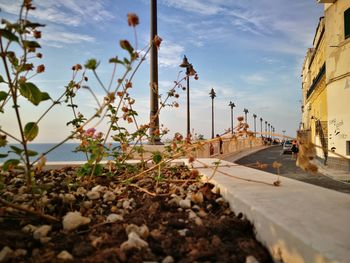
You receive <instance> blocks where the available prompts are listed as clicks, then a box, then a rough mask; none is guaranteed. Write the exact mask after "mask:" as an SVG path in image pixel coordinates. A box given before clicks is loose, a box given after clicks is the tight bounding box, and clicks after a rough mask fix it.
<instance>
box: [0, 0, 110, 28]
mask: <svg viewBox="0 0 350 263" xmlns="http://www.w3.org/2000/svg"><path fill="white" fill-rule="evenodd" d="M20 2H21V1H8V0H0V8H1V9H2V10H3V11H5V12H6V13H9V14H13V15H17V14H18V13H19V9H20V6H21V4H20ZM34 5H35V6H36V7H37V9H36V10H33V11H31V12H30V17H34V18H36V19H40V20H41V21H43V22H46V23H55V24H60V25H67V26H79V25H82V24H91V23H93V22H100V21H103V20H109V19H111V18H113V15H112V14H111V13H110V12H109V11H108V7H107V6H106V1H103V0H84V1H73V0H60V1H56V0H45V1H35V2H34Z"/></svg>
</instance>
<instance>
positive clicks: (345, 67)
mask: <svg viewBox="0 0 350 263" xmlns="http://www.w3.org/2000/svg"><path fill="white" fill-rule="evenodd" d="M317 2H318V3H320V4H324V17H321V18H320V21H319V24H318V27H317V29H316V33H315V37H314V41H313V47H312V48H310V49H308V51H307V54H306V57H305V60H304V64H303V68H302V94H303V105H302V126H301V129H303V130H307V131H309V132H310V136H311V139H312V142H313V143H315V144H316V145H318V146H320V148H317V157H318V158H320V159H322V160H323V161H324V162H325V163H327V164H328V165H329V166H331V167H333V168H337V169H342V170H350V1H348V0H318V1H317Z"/></svg>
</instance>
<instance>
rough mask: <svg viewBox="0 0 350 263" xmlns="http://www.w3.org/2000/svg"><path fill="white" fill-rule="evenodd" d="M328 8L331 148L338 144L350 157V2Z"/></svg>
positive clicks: (328, 96)
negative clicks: (347, 17)
mask: <svg viewBox="0 0 350 263" xmlns="http://www.w3.org/2000/svg"><path fill="white" fill-rule="evenodd" d="M325 8H326V9H325V26H326V33H325V41H326V42H327V45H326V64H327V70H326V85H327V99H328V131H329V149H331V148H332V147H334V148H335V151H336V152H337V153H339V154H341V155H344V156H346V157H347V158H349V159H350V155H347V152H346V141H350V38H347V39H345V37H344V11H345V10H347V9H348V8H350V1H344V0H340V1H336V2H335V3H334V4H328V5H327V6H325ZM330 156H331V157H332V156H333V157H336V156H335V155H332V154H330Z"/></svg>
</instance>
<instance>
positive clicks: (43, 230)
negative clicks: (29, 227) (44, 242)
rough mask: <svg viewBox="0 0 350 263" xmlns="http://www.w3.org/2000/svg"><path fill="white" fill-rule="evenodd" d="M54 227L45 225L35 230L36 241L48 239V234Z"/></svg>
mask: <svg viewBox="0 0 350 263" xmlns="http://www.w3.org/2000/svg"><path fill="white" fill-rule="evenodd" d="M51 229H52V226H49V225H43V226H40V227H38V228H37V229H35V230H34V233H33V237H34V239H36V240H40V239H41V238H43V237H46V236H47V234H48V233H49V232H50V231H51Z"/></svg>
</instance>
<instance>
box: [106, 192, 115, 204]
mask: <svg viewBox="0 0 350 263" xmlns="http://www.w3.org/2000/svg"><path fill="white" fill-rule="evenodd" d="M115 198H116V196H115V194H114V193H113V192H110V191H107V192H106V193H105V194H104V195H103V201H104V202H108V201H113V200H115Z"/></svg>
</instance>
